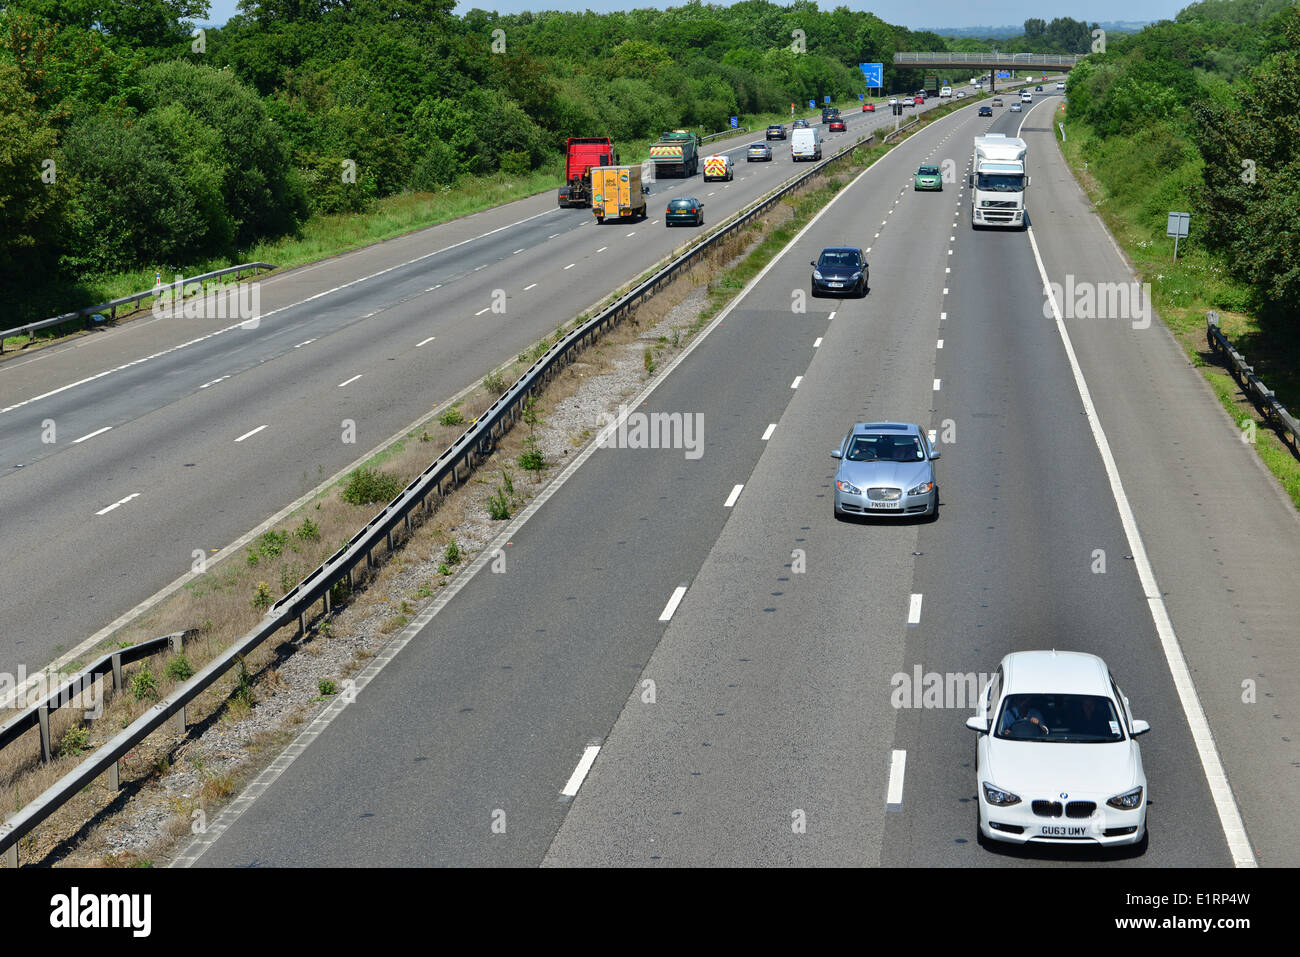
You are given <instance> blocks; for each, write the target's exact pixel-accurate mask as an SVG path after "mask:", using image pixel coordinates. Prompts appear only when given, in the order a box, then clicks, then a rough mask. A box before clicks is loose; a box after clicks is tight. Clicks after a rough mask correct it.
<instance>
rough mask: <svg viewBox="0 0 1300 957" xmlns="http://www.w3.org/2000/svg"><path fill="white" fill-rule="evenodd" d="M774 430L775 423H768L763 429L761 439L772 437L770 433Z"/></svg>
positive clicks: (765, 439)
mask: <svg viewBox="0 0 1300 957" xmlns="http://www.w3.org/2000/svg"><path fill="white" fill-rule="evenodd" d="M775 431H776V423H775V422H773V423H772V424H771V425H769V426H768V427H767V428H766V429H764V430H763V441H764V442H766V441H767V440H768V439H770V438H771V437H772V433H773V432H775Z"/></svg>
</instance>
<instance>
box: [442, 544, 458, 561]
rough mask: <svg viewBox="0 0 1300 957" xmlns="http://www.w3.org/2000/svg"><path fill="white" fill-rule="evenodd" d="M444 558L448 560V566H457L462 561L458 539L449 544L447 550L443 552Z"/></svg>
mask: <svg viewBox="0 0 1300 957" xmlns="http://www.w3.org/2000/svg"><path fill="white" fill-rule="evenodd" d="M442 557H443V558H444V559H445V560H446V562H447V564H448V565H455V564H457V563H458V562H459V561H460V558H461V554H460V545H458V544H456V539H454V538H453V539H452V540H451V541H450V542H448V543H447V547H446V549H444V550H443V553H442Z"/></svg>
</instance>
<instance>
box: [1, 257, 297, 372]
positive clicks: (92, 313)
mask: <svg viewBox="0 0 1300 957" xmlns="http://www.w3.org/2000/svg"><path fill="white" fill-rule="evenodd" d="M274 268H275V267H274V266H272V265H271V264H270V263H240V264H239V265H238V266H227V267H226V268H225V269H217V270H214V271H212V272H205V273H203V274H202V275H201V276H186V277H184V278H182V279H181V280H180V281H173V282H170V283H167V284H166V285H162V284H159V285H156V286H154V287H153V288H152V289H149V290H147V291H145V292H136V293H132V294H131V295H129V296H122V297H121V298H120V299H110V300H109V301H108V302H101V303H100V304H99V305H97V306H85V307H83V308H81V309H78V310H76V311H75V312H67V313H64V314H63V315H61V316H54V317H53V318H52V319H42V320H40V321H39V322H29V323H27V325H25V326H17V327H15V328H13V329H6V330H5V331H3V332H0V352H4V345H5V339H6V338H7V337H9V336H22V335H26V334H27V333H29V332H36V331H37V330H40V329H48V328H49V327H50V326H61V325H63V324H64V323H68V322H74V321H76V320H77V319H81V320H83V323H84V326H85V328H87V329H90V328H92V327H93V326H94V325H95V323H96V322H99V321H101V320H102V318H103V317H102V316H100V313H102V312H103V311H104V310H105V309H107V310H108V318H109V319H116V318H117V307H118V306H125V305H127V304H132V305H135V306H138V305H139V304H140V302H141V300H144V299H148V298H149V297H150V296H158V295H161V294H162V293H164V292H166V291H168V290H171V292H172V295H173V296H176V294H177V293H178V292H179V294H180V295H179V297H177V298H183V297H184V295H185V290H186V289H189V288H190V286H191V285H194V284H198V287H199V290H198V291H200V292H201V291H202V289H203V282H204V281H205V280H208V279H218V278H220V277H221V276H229V275H231V274H232V273H233V274H234V276H235V281H236V282H238V281H239V277H240V274H242V273H244V272H252V273H253V274H254V275H256V274H257V272H258V271H259V270H262V269H274ZM97 316H98V317H99V318H96V317H97Z"/></svg>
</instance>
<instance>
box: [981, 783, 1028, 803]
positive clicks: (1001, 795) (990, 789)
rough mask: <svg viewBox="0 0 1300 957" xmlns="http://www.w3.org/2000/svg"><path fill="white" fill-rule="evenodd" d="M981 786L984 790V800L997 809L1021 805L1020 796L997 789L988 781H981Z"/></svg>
mask: <svg viewBox="0 0 1300 957" xmlns="http://www.w3.org/2000/svg"><path fill="white" fill-rule="evenodd" d="M980 784H981V785H982V786H983V788H984V800H986V801H988V802H989V803H990V804H992V805H995V806H997V807H1010V806H1011V805H1013V804H1019V803H1020V798H1019V796H1018V795H1015V794H1012V793H1011V792H1010V791H1004V790H1002V789H1001V788H995V787H994V786H993V785H991V784H989V782H988V781H981V782H980Z"/></svg>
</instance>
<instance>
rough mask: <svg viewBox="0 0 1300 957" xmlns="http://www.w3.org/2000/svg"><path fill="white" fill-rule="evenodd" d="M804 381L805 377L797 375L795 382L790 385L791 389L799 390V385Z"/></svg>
mask: <svg viewBox="0 0 1300 957" xmlns="http://www.w3.org/2000/svg"><path fill="white" fill-rule="evenodd" d="M802 381H803V376H801V375H797V376H795V377H794V381H793V382H791V383H790V388H792V389H797V388H799V383H800V382H802Z"/></svg>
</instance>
